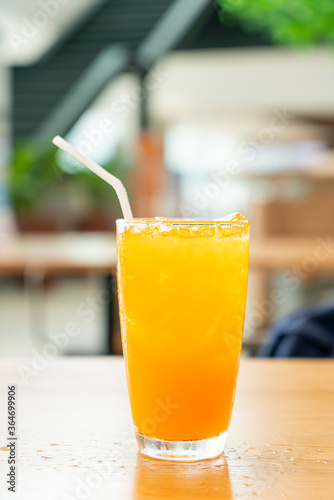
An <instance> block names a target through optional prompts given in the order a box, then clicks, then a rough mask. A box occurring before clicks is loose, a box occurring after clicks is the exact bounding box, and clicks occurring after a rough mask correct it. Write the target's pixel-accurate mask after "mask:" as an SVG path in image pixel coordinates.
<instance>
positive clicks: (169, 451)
mask: <svg viewBox="0 0 334 500" xmlns="http://www.w3.org/2000/svg"><path fill="white" fill-rule="evenodd" d="M226 437H227V432H222V433H221V434H220V435H219V436H215V437H212V438H208V439H200V440H198V441H164V440H162V439H156V438H148V437H145V436H142V435H140V434H138V433H136V438H137V443H138V447H139V451H140V453H142V454H143V455H145V456H147V457H151V458H157V459H159V460H173V461H178V462H197V460H206V459H208V458H214V457H217V456H218V455H220V454H221V453H223V450H224V447H225V442H226Z"/></svg>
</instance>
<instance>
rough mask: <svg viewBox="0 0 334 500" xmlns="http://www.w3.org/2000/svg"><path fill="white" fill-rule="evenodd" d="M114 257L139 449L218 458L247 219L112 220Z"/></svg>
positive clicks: (241, 292) (236, 333)
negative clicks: (115, 232) (115, 258)
mask: <svg viewBox="0 0 334 500" xmlns="http://www.w3.org/2000/svg"><path fill="white" fill-rule="evenodd" d="M117 252H118V262H117V274H118V293H119V308H120V319H121V331H122V343H123V351H124V356H125V363H126V373H127V382H128V391H129V397H130V404H131V411H132V417H133V422H134V426H135V432H136V437H137V442H138V446H139V450H140V452H141V453H142V454H144V455H147V456H149V457H153V458H160V459H168V460H182V461H196V460H200V459H206V458H210V457H214V456H217V455H219V454H220V453H222V451H223V449H224V445H225V441H226V436H227V431H228V428H229V423H230V419H231V413H232V408H233V402H234V395H235V390H236V382H237V375H238V368H239V359H240V351H241V344H242V335H243V327H244V316H245V307H246V295H247V281H248V253H249V222H247V221H244V220H236V221H229V222H224V221H212V220H186V219H158V218H156V219H152V220H149V219H134V220H131V221H126V220H124V219H120V220H118V221H117Z"/></svg>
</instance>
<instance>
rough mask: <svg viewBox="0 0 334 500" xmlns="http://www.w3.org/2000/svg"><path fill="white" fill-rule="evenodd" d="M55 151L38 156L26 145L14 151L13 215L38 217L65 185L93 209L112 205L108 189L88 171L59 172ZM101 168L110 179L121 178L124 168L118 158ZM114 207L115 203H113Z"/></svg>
mask: <svg viewBox="0 0 334 500" xmlns="http://www.w3.org/2000/svg"><path fill="white" fill-rule="evenodd" d="M56 154H57V149H56V148H54V150H52V151H51V152H50V153H49V154H48V155H45V156H41V155H40V154H39V153H38V150H37V149H36V148H35V147H34V146H33V145H32V144H31V143H29V142H21V143H20V144H17V145H16V146H15V147H14V151H13V155H12V160H11V163H10V169H9V188H10V194H11V198H12V201H13V205H14V208H15V211H16V212H17V213H18V214H19V215H20V214H30V215H33V214H36V213H42V212H43V211H44V208H45V206H46V204H47V203H46V202H47V200H48V197H49V196H50V194H51V193H52V194H53V196H54V195H55V193H56V194H57V193H58V194H59V200H61V199H62V196H63V193H64V188H65V187H66V186H68V185H69V184H72V185H74V186H75V187H76V190H77V191H81V194H82V195H83V196H84V197H85V198H86V199H87V201H88V203H89V205H90V206H92V207H93V208H95V209H99V208H100V207H103V206H106V205H107V204H110V203H112V202H113V197H112V196H111V188H110V187H109V186H108V185H107V184H106V183H105V182H103V181H102V180H101V179H99V178H98V177H97V176H96V175H94V174H92V173H91V172H90V171H88V170H79V171H78V172H75V173H73V174H70V173H66V172H63V171H62V170H61V169H60V167H59V165H58V163H57V157H56ZM104 167H105V168H106V169H107V170H108V171H110V172H112V173H113V174H114V175H116V176H118V177H120V178H122V176H124V165H123V162H122V161H121V157H120V155H119V154H117V155H116V157H115V158H113V159H112V160H110V162H109V163H108V164H106V165H104ZM114 202H115V205H116V204H117V199H116V198H115V200H114Z"/></svg>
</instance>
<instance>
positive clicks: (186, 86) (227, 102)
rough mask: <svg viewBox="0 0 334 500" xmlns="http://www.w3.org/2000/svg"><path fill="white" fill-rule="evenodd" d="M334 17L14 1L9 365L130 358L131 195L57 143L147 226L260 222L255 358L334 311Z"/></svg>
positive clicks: (8, 76) (0, 75)
mask: <svg viewBox="0 0 334 500" xmlns="http://www.w3.org/2000/svg"><path fill="white" fill-rule="evenodd" d="M333 21H334V4H333V2H332V1H331V0H318V2H315V3H314V2H311V0H298V1H297V0H283V1H281V2H279V8H278V7H277V6H275V3H274V2H269V1H268V0H258V1H257V2H249V1H246V0H234V1H233V0H227V1H221V2H216V1H205V0H192V1H189V0H141V1H140V2H139V1H136V0H30V1H29V2H27V1H24V0H11V1H10V2H3V3H2V5H1V10H0V321H1V323H0V325H1V328H0V355H1V356H11V355H15V356H21V355H22V356H36V355H38V354H42V355H45V356H46V355H47V354H46V352H47V350H45V346H47V345H50V343H51V344H52V345H53V346H54V350H53V351H52V349H51V351H52V352H53V353H64V354H78V355H80V354H86V355H87V354H107V353H120V352H121V345H120V334H119V321H118V316H117V300H116V295H115V289H116V286H115V277H114V271H115V237H114V231H115V219H116V218H118V217H121V212H120V208H119V205H118V201H117V198H116V196H115V194H114V193H113V191H112V190H111V189H110V188H109V187H108V186H107V185H105V184H104V183H103V181H101V180H100V179H98V178H95V177H94V176H93V175H91V174H90V173H89V172H88V171H85V170H84V169H83V168H81V167H80V165H79V164H77V163H76V162H75V161H72V160H71V159H69V158H67V157H66V155H64V154H62V153H61V152H60V151H59V150H56V148H55V147H54V146H53V145H52V143H51V140H52V138H53V136H54V135H56V134H60V135H62V136H63V137H65V138H66V139H67V140H68V141H69V142H71V143H72V144H73V145H74V146H75V147H77V148H78V149H79V150H80V151H81V152H82V153H83V154H86V155H88V156H90V157H91V158H93V159H94V160H95V161H97V162H98V163H100V164H101V165H103V166H104V167H105V168H107V169H108V170H109V171H110V172H112V173H113V174H115V175H117V176H119V177H120V178H121V179H122V181H123V182H124V184H125V186H126V188H127V189H128V191H129V194H130V199H131V200H132V205H133V209H134V213H135V215H136V216H137V217H140V216H145V217H150V216H167V217H179V216H181V217H195V218H220V217H222V216H223V215H225V214H227V213H231V212H236V211H238V212H243V213H244V214H245V215H246V216H247V217H248V218H249V219H250V221H251V224H252V251H251V258H250V281H249V300H248V306H247V317H246V328H245V341H244V354H245V355H249V356H252V355H255V354H256V353H257V352H258V349H259V347H260V346H261V344H262V343H263V342H264V341H265V339H266V335H267V332H268V329H270V327H271V325H273V324H275V323H276V322H277V321H278V320H280V319H282V318H285V317H287V316H288V315H289V314H291V313H293V312H295V311H298V310H300V309H301V308H303V307H308V306H310V305H311V304H312V305H313V304H317V303H319V302H323V301H325V302H326V303H331V301H333V298H334V256H333V255H334V197H333V186H334V150H333V148H334V92H333V88H334V58H333V44H334V32H333V29H332V27H333ZM73 325H74V326H73ZM75 329H76V334H75V335H74V334H73V335H72V334H71V335H70V334H68V331H74V330H75ZM63 333H64V335H62V334H63ZM43 349H44V351H45V352H44V351H43ZM51 351H50V349H49V354H48V355H49V356H51V354H50V352H51ZM43 353H44V354H43ZM52 355H53V354H52Z"/></svg>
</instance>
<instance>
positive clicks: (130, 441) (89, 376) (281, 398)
mask: <svg viewBox="0 0 334 500" xmlns="http://www.w3.org/2000/svg"><path fill="white" fill-rule="evenodd" d="M23 367H31V360H26V361H25V360H15V361H6V360H2V361H1V362H0V384H1V387H0V400H1V413H0V415H1V416H0V419H1V426H0V448H2V447H4V446H6V411H5V407H6V403H5V402H6V391H7V385H11V384H14V383H17V384H18V389H17V397H18V414H17V419H18V420H17V423H18V452H19V463H18V493H17V494H16V496H15V498H16V499H19V500H20V499H24V500H30V499H33V500H39V499H41V500H45V499H47V500H53V499H60V500H69V499H71V500H73V499H74V498H76V499H78V498H92V499H94V500H95V499H105V500H111V499H117V500H123V499H135V500H157V499H167V498H174V499H189V500H190V499H191V500H192V499H198V500H199V499H201V500H202V499H203V500H204V499H209V498H217V499H218V498H219V499H234V498H241V499H245V500H246V499H253V498H256V499H287V500H291V499H293V500H299V499H300V500H308V499H310V500H314V499H321V500H327V499H328V500H329V499H332V498H333V492H334V362H333V361H318V360H317V361H302V360H300V361H282V360H280V361H274V360H270V361H269V360H243V361H242V365H241V371H240V377H239V384H238V391H237V398H236V404H235V410H234V413H233V417H232V425H231V430H230V435H229V439H228V446H227V448H226V451H225V455H222V456H220V457H219V458H216V459H214V460H208V461H204V462H197V463H192V464H180V463H176V464H175V463H172V462H160V461H155V460H150V459H147V458H144V457H142V456H139V455H138V453H137V449H136V445H135V442H134V438H133V435H132V432H131V417H130V409H129V404H128V398H127V392H126V382H125V374H124V365H123V360H122V358H114V357H109V358H108V357H105V358H89V359H88V358H63V359H61V358H60V359H57V360H53V361H50V362H49V363H48V364H47V366H46V367H45V368H44V369H42V370H40V371H39V372H37V374H36V375H31V376H28V380H27V385H25V384H24V382H23V380H22V377H21V376H20V374H19V370H21V371H22V370H23ZM7 456H8V452H7V451H0V470H1V473H0V498H1V499H3V498H4V499H7V498H14V496H13V495H12V493H9V492H7V491H6V486H5V474H6V473H7V469H8V464H7Z"/></svg>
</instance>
